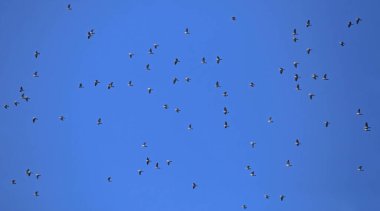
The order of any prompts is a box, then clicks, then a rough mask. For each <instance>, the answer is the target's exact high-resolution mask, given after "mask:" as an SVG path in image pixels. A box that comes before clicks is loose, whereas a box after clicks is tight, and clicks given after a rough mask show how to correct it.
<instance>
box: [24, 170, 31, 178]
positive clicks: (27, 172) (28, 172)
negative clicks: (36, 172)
mask: <svg viewBox="0 0 380 211" xmlns="http://www.w3.org/2000/svg"><path fill="white" fill-rule="evenodd" d="M25 173H26V175H28V177H30V175H32V171H31V170H30V169H27V170H26V171H25Z"/></svg>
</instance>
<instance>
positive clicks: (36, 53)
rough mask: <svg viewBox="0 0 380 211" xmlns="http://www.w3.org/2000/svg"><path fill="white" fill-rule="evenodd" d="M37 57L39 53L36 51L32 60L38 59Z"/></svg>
mask: <svg viewBox="0 0 380 211" xmlns="http://www.w3.org/2000/svg"><path fill="white" fill-rule="evenodd" d="M38 56H40V52H38V51H35V52H34V58H36V59H37V58H38Z"/></svg>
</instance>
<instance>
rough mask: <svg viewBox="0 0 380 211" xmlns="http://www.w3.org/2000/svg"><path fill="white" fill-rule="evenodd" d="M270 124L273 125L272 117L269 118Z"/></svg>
mask: <svg viewBox="0 0 380 211" xmlns="http://www.w3.org/2000/svg"><path fill="white" fill-rule="evenodd" d="M268 123H269V124H270V123H273V119H272V117H271V116H270V117H269V118H268Z"/></svg>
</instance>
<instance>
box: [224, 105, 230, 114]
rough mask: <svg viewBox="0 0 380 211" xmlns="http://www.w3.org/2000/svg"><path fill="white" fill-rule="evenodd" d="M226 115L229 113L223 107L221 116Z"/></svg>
mask: <svg viewBox="0 0 380 211" xmlns="http://www.w3.org/2000/svg"><path fill="white" fill-rule="evenodd" d="M228 113H229V112H228V109H227V107H224V108H223V114H224V115H227V114H228Z"/></svg>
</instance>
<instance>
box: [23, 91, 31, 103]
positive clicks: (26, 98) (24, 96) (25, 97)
mask: <svg viewBox="0 0 380 211" xmlns="http://www.w3.org/2000/svg"><path fill="white" fill-rule="evenodd" d="M21 98H22V99H24V100H25V101H26V102H29V100H30V97H28V96H26V95H25V94H24V93H22V95H21Z"/></svg>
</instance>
